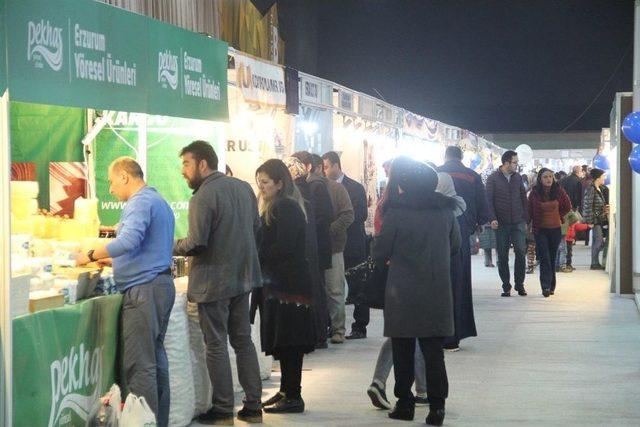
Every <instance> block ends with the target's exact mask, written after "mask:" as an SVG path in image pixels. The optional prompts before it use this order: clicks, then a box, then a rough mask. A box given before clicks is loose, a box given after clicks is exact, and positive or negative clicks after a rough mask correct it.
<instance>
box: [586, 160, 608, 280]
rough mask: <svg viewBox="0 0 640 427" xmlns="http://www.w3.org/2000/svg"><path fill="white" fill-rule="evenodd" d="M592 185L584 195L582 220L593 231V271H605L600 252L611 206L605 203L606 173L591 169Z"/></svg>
mask: <svg viewBox="0 0 640 427" xmlns="http://www.w3.org/2000/svg"><path fill="white" fill-rule="evenodd" d="M589 174H590V177H591V184H590V185H589V187H587V189H586V190H585V193H584V199H583V201H582V219H583V222H584V223H586V224H588V226H589V228H590V229H591V235H592V238H591V270H604V269H605V268H604V267H603V265H602V264H601V263H600V252H601V251H602V249H603V247H604V230H603V227H604V226H605V225H608V223H609V205H608V204H607V203H606V201H605V197H604V194H603V193H602V187H603V186H604V180H605V172H604V171H603V170H602V169H597V168H594V169H591V172H589Z"/></svg>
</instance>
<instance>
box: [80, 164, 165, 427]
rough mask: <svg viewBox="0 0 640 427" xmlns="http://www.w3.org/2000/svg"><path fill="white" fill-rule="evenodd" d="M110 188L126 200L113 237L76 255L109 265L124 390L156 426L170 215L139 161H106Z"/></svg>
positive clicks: (161, 402) (161, 397)
mask: <svg viewBox="0 0 640 427" xmlns="http://www.w3.org/2000/svg"><path fill="white" fill-rule="evenodd" d="M109 192H110V193H111V194H112V195H113V196H115V197H116V198H117V199H118V200H120V201H125V202H127V204H126V205H125V208H124V210H123V211H122V217H121V218H120V223H119V225H118V229H117V237H116V238H115V239H114V240H113V241H111V242H110V243H108V244H107V245H101V246H96V247H94V248H93V249H91V250H90V251H88V252H87V253H86V254H79V255H78V256H77V258H76V263H77V264H78V265H84V264H87V263H88V262H90V261H97V262H99V263H103V264H112V265H113V273H114V278H115V281H116V285H117V287H118V290H119V291H120V292H121V293H122V294H123V299H122V312H121V316H122V335H123V337H124V355H123V358H124V360H123V365H124V375H125V381H126V384H127V386H128V387H129V391H131V392H132V393H134V394H136V395H138V396H144V398H145V400H146V401H147V403H148V404H149V407H150V408H151V410H153V412H154V413H155V414H156V420H157V424H158V426H160V427H164V426H167V425H168V423H169V402H170V395H169V363H168V361H167V354H166V353H165V350H164V335H165V332H166V331H167V325H168V323H169V314H170V313H171V308H172V307H173V303H174V300H175V287H174V284H173V278H172V277H171V254H172V250H173V230H174V226H175V223H174V217H173V212H172V211H171V208H170V207H169V205H168V204H167V202H166V201H165V200H164V199H163V198H162V196H160V194H159V193H158V192H157V191H156V190H155V189H154V188H151V187H148V186H147V184H146V183H145V182H144V176H143V173H142V169H141V168H140V165H139V164H138V163H137V162H136V161H135V160H134V159H132V158H130V157H120V158H118V159H116V160H115V161H114V162H113V163H111V165H110V166H109Z"/></svg>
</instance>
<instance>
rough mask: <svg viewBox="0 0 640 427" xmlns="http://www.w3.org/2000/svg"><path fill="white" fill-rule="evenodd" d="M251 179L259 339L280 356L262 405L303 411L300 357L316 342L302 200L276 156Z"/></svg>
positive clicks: (267, 350)
mask: <svg viewBox="0 0 640 427" xmlns="http://www.w3.org/2000/svg"><path fill="white" fill-rule="evenodd" d="M256 181H257V184H258V188H259V190H260V193H259V200H260V215H261V218H262V227H261V236H260V246H259V251H258V254H259V257H260V266H261V268H262V275H263V288H262V296H263V302H262V307H261V316H262V317H261V330H260V332H261V334H260V335H261V344H262V350H263V351H264V352H265V353H266V354H268V355H273V357H274V358H275V359H277V360H279V361H280V370H281V372H282V378H281V381H280V391H279V392H278V393H276V395H275V396H273V397H272V398H271V399H269V400H267V401H266V402H264V404H263V406H264V407H265V412H271V413H294V412H303V411H304V401H303V400H302V396H301V394H300V391H301V381H302V360H303V357H304V355H305V354H306V353H310V352H312V351H313V350H314V347H315V343H316V338H315V335H316V334H315V324H314V318H313V317H314V314H313V309H312V304H311V302H312V296H313V294H312V286H311V278H310V274H309V267H308V263H307V259H306V248H305V246H306V242H305V239H306V235H305V228H306V227H307V221H306V213H305V209H304V201H303V199H302V196H301V195H300V192H299V191H298V190H297V189H296V187H295V186H294V184H293V182H292V180H291V175H290V174H289V170H288V169H287V167H286V166H285V164H284V163H283V162H282V161H281V160H276V159H271V160H268V161H266V162H265V163H264V164H262V166H260V167H259V168H258V170H257V171H256Z"/></svg>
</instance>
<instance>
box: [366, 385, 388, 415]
mask: <svg viewBox="0 0 640 427" xmlns="http://www.w3.org/2000/svg"><path fill="white" fill-rule="evenodd" d="M367 395H368V396H369V399H371V403H372V404H373V406H375V407H376V408H378V409H386V410H389V409H391V403H389V399H387V394H386V393H385V392H384V390H383V389H382V387H380V386H379V385H378V384H377V383H371V385H370V386H369V388H368V389H367Z"/></svg>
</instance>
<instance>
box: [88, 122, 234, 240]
mask: <svg viewBox="0 0 640 427" xmlns="http://www.w3.org/2000/svg"><path fill="white" fill-rule="evenodd" d="M143 128H144V129H146V158H147V171H146V176H145V179H146V181H147V184H149V185H150V186H152V187H155V188H156V189H157V190H158V192H159V193H160V194H161V195H162V197H164V199H165V200H166V201H167V203H169V206H170V207H171V210H172V211H173V214H174V216H175V219H176V227H175V235H176V237H186V235H187V230H188V208H189V199H190V198H191V194H192V191H193V190H191V189H190V188H189V187H188V186H187V183H186V181H185V180H184V178H183V177H182V172H181V168H182V165H181V162H180V158H179V157H178V154H179V153H180V150H181V149H182V147H184V146H186V145H188V144H190V143H191V142H192V141H194V140H197V139H201V140H205V141H207V142H209V143H210V144H211V145H212V146H213V149H214V150H215V151H216V154H217V155H218V158H219V161H220V164H219V166H220V165H221V166H222V167H223V168H224V159H225V157H224V146H223V141H224V137H223V132H224V125H223V124H221V123H214V122H208V121H202V120H189V119H180V118H175V117H167V116H147V115H145V114H138V113H126V112H117V113H115V114H114V115H113V119H112V120H111V122H109V124H108V125H107V126H105V128H104V129H103V130H101V131H100V133H99V134H98V136H97V137H96V140H95V142H94V150H95V157H96V195H97V198H98V200H100V204H99V205H98V214H99V216H100V223H101V224H104V225H115V224H116V223H117V222H118V221H119V220H120V216H121V215H122V210H123V209H124V205H125V203H124V202H121V201H118V200H116V199H115V198H114V197H113V196H112V195H111V194H110V193H109V182H108V179H107V171H108V168H109V165H110V164H111V162H112V161H113V160H115V159H116V158H118V157H120V156H130V157H133V158H139V156H140V153H139V150H140V149H141V146H140V145H141V144H140V130H141V129H143ZM222 170H224V169H222Z"/></svg>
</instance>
